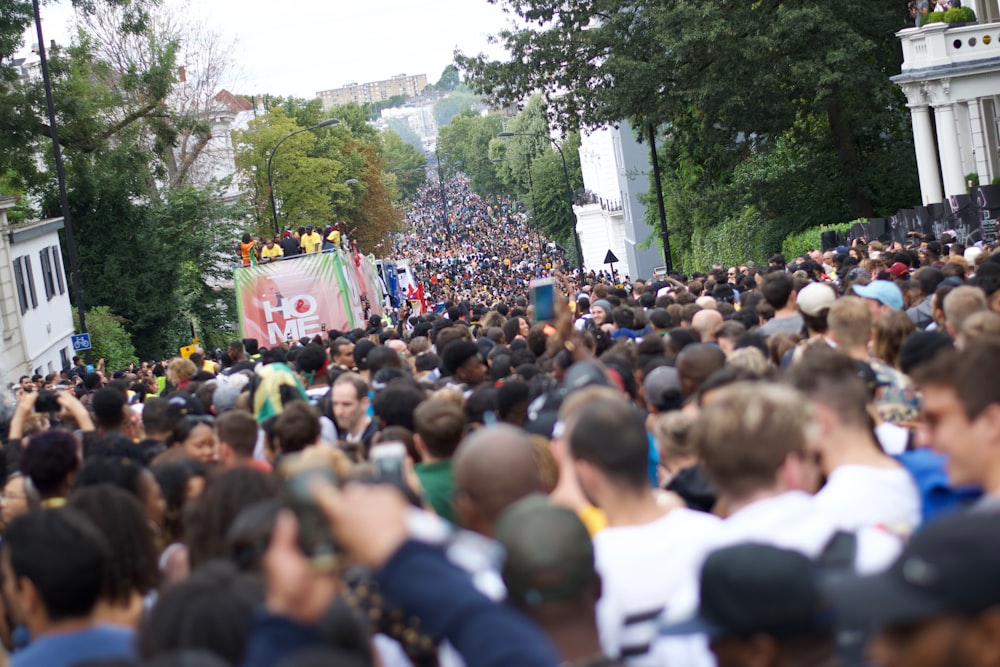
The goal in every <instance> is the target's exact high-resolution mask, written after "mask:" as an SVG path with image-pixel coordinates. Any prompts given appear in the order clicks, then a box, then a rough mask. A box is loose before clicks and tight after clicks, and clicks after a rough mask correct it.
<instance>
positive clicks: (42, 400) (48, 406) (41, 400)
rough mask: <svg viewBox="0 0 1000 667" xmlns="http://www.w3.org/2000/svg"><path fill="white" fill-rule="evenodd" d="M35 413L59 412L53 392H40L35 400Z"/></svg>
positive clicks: (56, 398)
mask: <svg viewBox="0 0 1000 667" xmlns="http://www.w3.org/2000/svg"><path fill="white" fill-rule="evenodd" d="M35 412H59V400H58V397H57V396H56V393H55V392H54V391H40V392H38V398H36V399H35Z"/></svg>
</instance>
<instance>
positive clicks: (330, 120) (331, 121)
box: [267, 118, 340, 235]
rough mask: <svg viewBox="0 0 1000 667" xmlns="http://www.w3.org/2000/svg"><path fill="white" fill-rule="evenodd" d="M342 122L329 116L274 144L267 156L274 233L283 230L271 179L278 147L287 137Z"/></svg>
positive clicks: (288, 137)
mask: <svg viewBox="0 0 1000 667" xmlns="http://www.w3.org/2000/svg"><path fill="white" fill-rule="evenodd" d="M339 123H340V121H339V120H337V119H336V118H327V119H326V120H324V121H323V122H322V123H320V124H318V125H313V126H312V127H304V128H302V129H301V130H295V131H294V132H292V133H291V134H287V135H285V136H284V137H282V138H281V141H279V142H278V143H276V144H275V145H274V148H272V149H271V154H270V155H268V156H267V189H268V191H269V192H270V194H271V217H272V218H273V219H274V233H275V235H277V234H280V233H281V230H279V229H278V206H277V204H275V203H274V183H273V182H272V181H271V159H272V158H274V154H275V153H277V152H278V147H279V146H281V144H283V143H285V140H286V139H290V138H292V137H294V136H295V135H296V134H302V133H303V132H309V131H310V130H316V129H319V128H321V127H329V126H330V125H338V124H339Z"/></svg>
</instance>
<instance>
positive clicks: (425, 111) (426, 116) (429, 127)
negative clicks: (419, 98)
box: [381, 104, 438, 141]
mask: <svg viewBox="0 0 1000 667" xmlns="http://www.w3.org/2000/svg"><path fill="white" fill-rule="evenodd" d="M381 119H382V120H383V121H385V122H386V123H388V122H389V121H390V120H395V119H398V120H403V121H405V122H406V123H407V124H408V125H409V126H410V127H411V128H412V129H413V131H414V132H416V133H417V136H418V137H420V140H421V141H427V140H429V139H433V138H435V137H437V133H438V125H437V121H435V120H434V105H433V104H423V105H420V106H412V107H394V108H392V109H382V112H381Z"/></svg>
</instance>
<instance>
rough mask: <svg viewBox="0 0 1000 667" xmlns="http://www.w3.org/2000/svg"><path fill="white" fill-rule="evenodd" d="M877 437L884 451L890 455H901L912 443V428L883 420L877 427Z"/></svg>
mask: <svg viewBox="0 0 1000 667" xmlns="http://www.w3.org/2000/svg"><path fill="white" fill-rule="evenodd" d="M875 437H876V438H878V444H880V445H882V451H884V452H885V453H886V454H888V455H889V456H899V455H900V454H902V453H903V452H905V451H906V446H907V445H908V444H909V443H910V430H909V429H906V428H903V427H902V426H899V425H898V424H893V423H892V422H882V423H881V424H879V425H878V426H876V427H875Z"/></svg>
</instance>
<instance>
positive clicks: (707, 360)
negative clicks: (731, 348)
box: [677, 343, 726, 398]
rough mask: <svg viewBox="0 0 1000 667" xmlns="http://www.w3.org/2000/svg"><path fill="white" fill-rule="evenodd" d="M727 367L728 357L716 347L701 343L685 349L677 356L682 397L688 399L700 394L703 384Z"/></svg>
mask: <svg viewBox="0 0 1000 667" xmlns="http://www.w3.org/2000/svg"><path fill="white" fill-rule="evenodd" d="M725 365H726V355H725V354H724V353H723V352H722V350H720V349H719V348H718V346H716V345H709V344H706V343H700V344H695V345H688V346H687V347H685V348H684V349H683V350H681V352H680V354H678V355H677V375H678V377H679V378H680V381H681V395H683V396H684V398H688V397H689V396H693V395H695V394H696V393H698V389H699V388H700V387H701V385H702V383H704V382H705V380H707V379H708V378H709V377H710V376H711V375H712V373H714V372H716V371H718V370H721V369H722V368H723V367H724V366H725Z"/></svg>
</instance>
